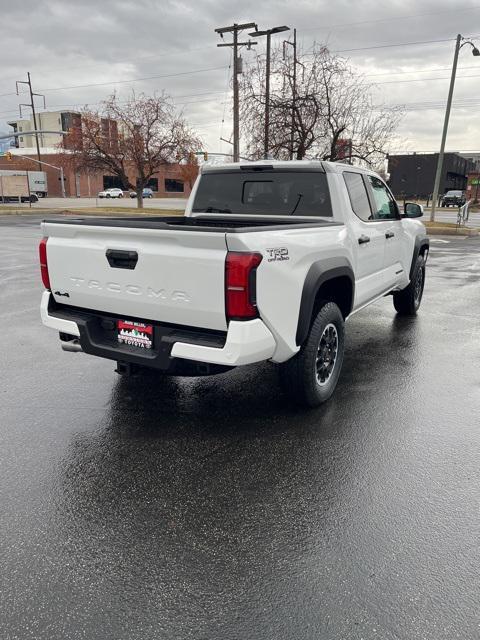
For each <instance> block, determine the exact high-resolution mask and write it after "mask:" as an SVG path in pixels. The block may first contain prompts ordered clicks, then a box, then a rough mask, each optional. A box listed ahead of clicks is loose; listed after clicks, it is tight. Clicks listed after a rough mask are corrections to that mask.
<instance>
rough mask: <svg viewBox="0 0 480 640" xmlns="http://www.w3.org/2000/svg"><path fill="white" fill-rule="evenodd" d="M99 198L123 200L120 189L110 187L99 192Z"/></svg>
mask: <svg viewBox="0 0 480 640" xmlns="http://www.w3.org/2000/svg"><path fill="white" fill-rule="evenodd" d="M98 197H99V198H123V191H122V190H121V189H117V188H116V187H111V188H110V189H105V191H100V193H99V194H98Z"/></svg>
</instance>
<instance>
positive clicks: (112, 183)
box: [103, 176, 123, 189]
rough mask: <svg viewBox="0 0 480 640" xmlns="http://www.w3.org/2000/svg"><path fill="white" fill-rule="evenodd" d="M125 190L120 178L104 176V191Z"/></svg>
mask: <svg viewBox="0 0 480 640" xmlns="http://www.w3.org/2000/svg"><path fill="white" fill-rule="evenodd" d="M113 187H115V188H116V189H123V184H122V181H121V180H120V178H119V177H118V176H103V188H104V189H112V188H113Z"/></svg>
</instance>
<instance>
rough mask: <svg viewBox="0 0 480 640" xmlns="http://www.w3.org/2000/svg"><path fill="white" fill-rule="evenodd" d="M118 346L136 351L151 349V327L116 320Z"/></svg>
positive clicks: (141, 323)
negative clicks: (124, 346)
mask: <svg viewBox="0 0 480 640" xmlns="http://www.w3.org/2000/svg"><path fill="white" fill-rule="evenodd" d="M117 341H118V344H119V345H122V346H123V345H126V346H129V347H133V348H134V349H135V350H138V351H150V350H151V349H153V325H152V324H147V323H145V322H136V321H133V320H117Z"/></svg>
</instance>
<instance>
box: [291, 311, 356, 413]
mask: <svg viewBox="0 0 480 640" xmlns="http://www.w3.org/2000/svg"><path fill="white" fill-rule="evenodd" d="M344 344H345V328H344V320H343V316H342V313H341V311H340V309H339V308H338V306H337V305H336V304H335V303H334V302H325V303H323V304H322V306H321V307H320V309H319V310H318V313H317V315H316V316H315V319H314V321H313V323H312V326H311V327H310V331H309V333H308V337H307V339H306V341H305V343H304V344H303V345H302V347H301V349H300V351H299V352H298V353H297V354H296V355H295V356H293V358H291V359H290V360H288V361H287V362H284V363H282V364H281V365H280V379H281V383H282V386H283V388H284V390H285V391H286V393H287V394H288V395H289V396H290V397H291V398H292V399H293V400H294V401H295V402H296V403H297V404H300V405H303V406H306V407H317V406H318V405H320V404H322V403H323V402H325V401H326V400H328V399H329V398H330V396H331V395H332V393H333V392H334V391H335V387H336V386H337V382H338V378H339V376H340V371H341V369H342V364H343V351H344Z"/></svg>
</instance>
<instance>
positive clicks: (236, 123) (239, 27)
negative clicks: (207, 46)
mask: <svg viewBox="0 0 480 640" xmlns="http://www.w3.org/2000/svg"><path fill="white" fill-rule="evenodd" d="M256 28H257V25H256V24H255V22H245V23H243V24H237V23H235V24H232V25H231V26H229V27H220V28H219V29H215V33H218V35H219V36H220V37H221V38H223V35H224V34H225V33H232V34H233V42H225V43H222V44H217V47H232V48H233V161H234V162H238V161H239V159H240V108H239V104H240V101H239V91H238V75H239V74H240V73H242V69H241V66H240V59H239V57H238V49H239V47H247V48H248V49H251V47H252V45H254V44H257V43H256V42H251V41H250V40H249V41H248V42H239V41H238V33H239V31H244V30H245V29H256Z"/></svg>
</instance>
